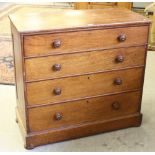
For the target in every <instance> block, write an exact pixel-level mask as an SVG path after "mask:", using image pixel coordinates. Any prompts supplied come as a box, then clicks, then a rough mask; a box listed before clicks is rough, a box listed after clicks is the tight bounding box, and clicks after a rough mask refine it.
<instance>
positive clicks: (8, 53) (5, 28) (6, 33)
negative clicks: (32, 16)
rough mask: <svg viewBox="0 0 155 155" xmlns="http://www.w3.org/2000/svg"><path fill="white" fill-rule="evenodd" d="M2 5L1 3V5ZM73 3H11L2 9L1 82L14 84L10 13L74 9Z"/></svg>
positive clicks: (0, 24)
mask: <svg viewBox="0 0 155 155" xmlns="http://www.w3.org/2000/svg"><path fill="white" fill-rule="evenodd" d="M1 6H2V5H0V7H1ZM72 8H73V5H72V3H54V2H53V3H46V4H44V5H43V4H41V5H40V4H37V5H36V4H35V5H28V4H24V5H23V4H22V5H20V4H10V3H9V5H8V6H6V7H3V9H0V83H1V84H14V82H15V78H14V63H13V50H12V39H11V30H10V21H9V18H8V15H9V14H11V13H14V12H16V11H18V12H19V13H20V14H24V13H27V12H44V11H49V10H51V9H52V10H53V9H72Z"/></svg>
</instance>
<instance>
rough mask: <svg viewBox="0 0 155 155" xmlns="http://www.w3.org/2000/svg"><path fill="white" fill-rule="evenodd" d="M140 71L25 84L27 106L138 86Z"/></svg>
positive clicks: (140, 78) (141, 69)
mask: <svg viewBox="0 0 155 155" xmlns="http://www.w3.org/2000/svg"><path fill="white" fill-rule="evenodd" d="M143 69H144V68H133V69H128V70H120V71H113V72H106V73H98V74H91V75H83V76H77V77H69V78H63V79H56V80H47V81H39V82H32V83H27V101H28V105H35V104H48V103H57V102H64V101H69V100H73V99H80V98H84V97H89V96H96V95H100V94H107V93H115V92H121V91H126V90H132V89H139V88H141V87H142V81H143V79H142V77H143Z"/></svg>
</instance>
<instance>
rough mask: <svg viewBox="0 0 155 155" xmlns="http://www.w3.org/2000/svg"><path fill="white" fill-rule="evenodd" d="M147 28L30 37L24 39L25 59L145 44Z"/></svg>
mask: <svg viewBox="0 0 155 155" xmlns="http://www.w3.org/2000/svg"><path fill="white" fill-rule="evenodd" d="M147 33H148V27H147V26H140V27H125V28H115V29H103V30H102V29H101V30H92V31H80V32H67V33H54V34H41V35H30V36H25V37H24V53H25V54H24V55H25V56H26V57H31V56H41V55H55V54H60V53H74V52H79V51H90V50H95V49H107V48H118V47H126V46H133V45H144V44H146V43H147Z"/></svg>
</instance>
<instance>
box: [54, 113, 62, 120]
mask: <svg viewBox="0 0 155 155" xmlns="http://www.w3.org/2000/svg"><path fill="white" fill-rule="evenodd" d="M54 118H55V120H57V121H59V120H61V119H62V114H61V113H59V112H57V113H56V114H55V115H54Z"/></svg>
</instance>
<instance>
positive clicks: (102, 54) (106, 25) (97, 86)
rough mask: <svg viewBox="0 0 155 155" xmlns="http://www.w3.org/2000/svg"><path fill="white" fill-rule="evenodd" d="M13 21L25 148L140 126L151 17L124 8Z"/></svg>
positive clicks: (36, 15) (30, 16)
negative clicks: (149, 18)
mask: <svg viewBox="0 0 155 155" xmlns="http://www.w3.org/2000/svg"><path fill="white" fill-rule="evenodd" d="M9 17H10V20H11V29H12V39H13V45H14V46H13V47H14V48H13V49H14V63H15V77H16V92H17V108H16V109H17V120H18V123H19V127H20V129H21V131H22V134H23V138H24V143H25V147H26V148H28V149H32V148H34V147H35V146H38V145H42V144H47V143H52V142H57V141H62V140H67V139H72V138H78V137H82V136H88V135H92V134H97V133H101V132H105V131H111V130H116V129H121V128H126V127H133V126H139V125H140V124H141V120H142V114H141V100H142V92H143V82H144V73H145V62H146V55H147V52H146V51H147V44H148V32H149V25H150V21H149V20H148V19H147V18H145V17H143V16H141V15H138V14H136V13H133V12H131V11H129V10H127V9H119V8H115V9H114V8H108V9H102V10H100V9H98V10H57V11H51V12H48V11H45V12H42V13H27V14H25V15H22V16H21V15H20V14H18V13H15V14H12V15H10V16H9Z"/></svg>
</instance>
